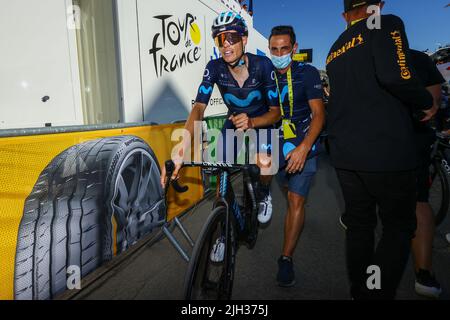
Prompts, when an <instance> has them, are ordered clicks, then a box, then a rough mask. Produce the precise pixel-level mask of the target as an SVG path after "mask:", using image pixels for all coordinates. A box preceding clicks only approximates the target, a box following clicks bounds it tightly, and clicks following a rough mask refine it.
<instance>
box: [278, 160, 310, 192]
mask: <svg viewBox="0 0 450 320" xmlns="http://www.w3.org/2000/svg"><path fill="white" fill-rule="evenodd" d="M316 172H317V157H314V158H311V159H308V160H307V161H306V163H305V167H304V168H303V170H302V171H301V172H297V173H294V174H288V173H287V172H286V171H285V170H284V169H281V170H280V171H279V172H278V174H277V180H278V183H279V184H280V185H281V186H282V187H284V188H286V187H287V188H288V190H289V191H290V192H294V193H296V194H298V195H300V196H302V197H304V198H306V197H307V196H308V193H309V189H310V187H311V182H312V180H313V178H314V175H315V174H316Z"/></svg>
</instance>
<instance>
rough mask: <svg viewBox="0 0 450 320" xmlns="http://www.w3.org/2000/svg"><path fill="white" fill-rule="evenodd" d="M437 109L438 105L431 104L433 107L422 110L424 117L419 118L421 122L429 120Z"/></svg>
mask: <svg viewBox="0 0 450 320" xmlns="http://www.w3.org/2000/svg"><path fill="white" fill-rule="evenodd" d="M438 110H439V106H438V105H436V104H435V105H433V107H432V108H431V109H428V110H423V111H422V112H423V113H424V114H425V117H424V118H423V119H422V120H420V121H421V122H426V121H430V120H431V119H432V118H433V117H434V115H435V114H436V113H437V112H438Z"/></svg>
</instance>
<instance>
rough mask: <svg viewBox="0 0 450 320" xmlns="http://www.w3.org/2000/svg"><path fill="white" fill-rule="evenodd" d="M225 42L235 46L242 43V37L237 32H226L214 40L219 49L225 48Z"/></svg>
mask: <svg viewBox="0 0 450 320" xmlns="http://www.w3.org/2000/svg"><path fill="white" fill-rule="evenodd" d="M225 41H227V42H228V43H229V44H230V45H231V46H232V45H233V44H236V43H238V42H241V41H242V36H241V35H240V34H239V33H236V32H225V33H221V34H219V35H218V36H217V37H215V38H214V42H215V43H216V46H217V47H219V48H222V47H223V45H224V43H225Z"/></svg>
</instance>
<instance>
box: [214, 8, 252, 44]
mask: <svg viewBox="0 0 450 320" xmlns="http://www.w3.org/2000/svg"><path fill="white" fill-rule="evenodd" d="M211 30H212V37H213V38H215V37H216V36H217V35H218V34H219V33H221V32H224V31H229V30H234V31H237V32H238V33H240V34H241V36H245V37H247V36H248V27H247V24H246V23H245V20H244V18H242V16H241V15H240V14H238V13H235V12H233V11H226V12H222V13H221V14H219V16H218V17H217V18H216V19H214V22H213V25H212V28H211Z"/></svg>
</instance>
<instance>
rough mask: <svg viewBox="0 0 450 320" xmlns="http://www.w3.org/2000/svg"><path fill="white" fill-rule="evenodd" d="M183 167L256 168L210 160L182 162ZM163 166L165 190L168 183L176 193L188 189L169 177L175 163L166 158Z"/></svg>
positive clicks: (254, 166) (252, 165)
mask: <svg viewBox="0 0 450 320" xmlns="http://www.w3.org/2000/svg"><path fill="white" fill-rule="evenodd" d="M185 167H200V168H202V169H239V170H249V169H250V168H258V166H257V165H256V164H231V163H225V162H217V163H212V162H187V161H186V162H183V163H182V165H181V168H185ZM165 168H166V176H167V177H168V179H167V181H166V187H165V190H166V191H167V188H168V187H169V185H170V184H171V185H172V187H173V188H174V189H175V191H176V192H178V193H184V192H186V191H188V190H189V187H188V186H181V185H180V184H179V183H178V181H177V180H171V179H170V177H172V175H173V172H174V171H175V163H174V162H173V161H172V160H167V161H166V162H165ZM181 168H180V169H181ZM258 174H259V168H258Z"/></svg>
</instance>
